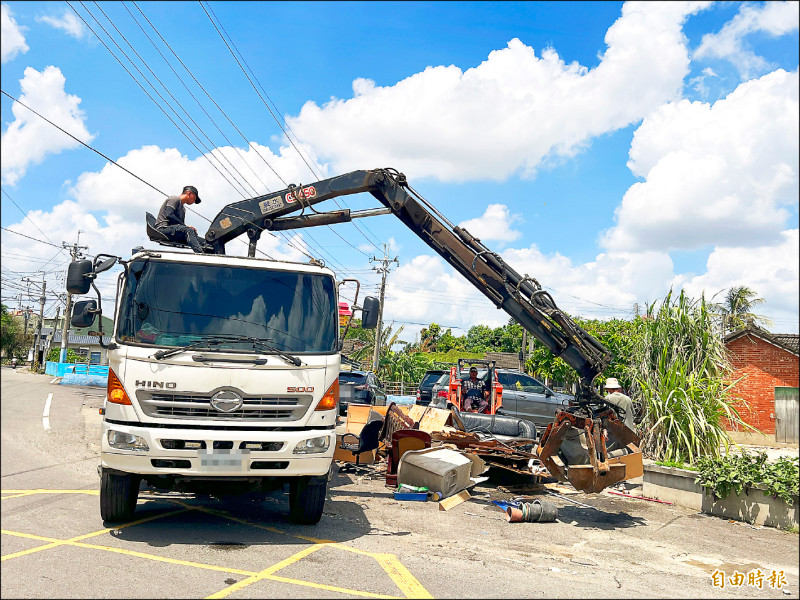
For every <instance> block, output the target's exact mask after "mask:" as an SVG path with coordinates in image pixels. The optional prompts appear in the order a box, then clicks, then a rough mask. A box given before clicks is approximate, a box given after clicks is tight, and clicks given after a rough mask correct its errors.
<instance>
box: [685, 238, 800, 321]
mask: <svg viewBox="0 0 800 600" xmlns="http://www.w3.org/2000/svg"><path fill="white" fill-rule="evenodd" d="M798 237H799V236H798V230H797V229H790V230H787V231H783V232H781V233H780V234H779V235H778V236H777V239H776V243H775V244H773V245H769V246H762V247H758V248H743V247H738V248H725V247H718V248H715V249H714V251H713V252H712V253H711V255H710V256H709V257H708V262H707V264H706V268H707V271H706V273H704V274H702V275H698V276H696V277H691V278H678V280H677V281H678V282H679V283H682V284H683V288H684V289H685V290H687V292H689V294H690V295H692V296H694V297H699V296H700V293H701V292H703V291H705V295H706V299H711V297H712V296H714V294H716V293H717V292H719V291H721V290H727V289H728V288H730V287H733V286H737V285H745V286H747V287H749V288H750V289H752V290H753V291H755V292H756V294H758V296H759V297H761V298H764V300H765V301H766V302H765V303H764V304H762V305H760V306H758V308H757V310H756V312H757V313H759V314H764V315H765V316H767V317H769V318H770V319H773V320H774V321H775V324H774V326H773V327H772V328H770V329H771V330H772V331H775V332H777V333H781V332H790V331H789V330H794V331H795V332H796V331H797V314H798V312H797V311H798V295H797V290H798V288H799V287H800V278H799V276H798V273H799V272H800V265H799V264H800V258H799V257H800V246H799V245H798ZM684 279H685V281H683V280H684ZM719 300H720V298H719V297H717V299H716V301H719Z"/></svg>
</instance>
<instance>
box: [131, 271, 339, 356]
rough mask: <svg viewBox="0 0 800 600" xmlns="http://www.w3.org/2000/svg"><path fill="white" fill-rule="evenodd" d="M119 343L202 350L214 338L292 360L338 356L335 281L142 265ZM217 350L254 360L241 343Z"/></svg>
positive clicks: (280, 273) (308, 276)
mask: <svg viewBox="0 0 800 600" xmlns="http://www.w3.org/2000/svg"><path fill="white" fill-rule="evenodd" d="M117 335H118V337H119V339H120V341H123V342H134V343H139V344H150V345H154V346H172V347H181V346H188V345H190V344H196V346H195V347H198V348H201V347H202V344H198V342H202V340H203V339H204V338H207V337H210V336H215V335H216V336H223V337H224V336H229V337H232V336H244V337H250V338H258V339H261V340H265V341H267V342H268V343H269V344H270V345H271V346H274V347H275V348H276V349H278V350H281V351H285V352H293V353H302V352H306V353H331V352H335V351H336V347H337V335H338V313H337V308H336V294H335V289H334V281H333V278H332V277H330V276H327V275H321V274H313V273H297V272H287V271H270V270H266V269H253V268H245V267H231V266H211V265H202V266H197V265H187V264H179V263H170V262H160V261H153V260H150V261H140V262H139V261H137V262H134V263H132V264H131V265H130V267H129V270H128V275H127V279H126V282H125V288H124V291H123V294H122V296H121V304H120V310H119V329H118V332H117ZM213 348H214V349H230V350H242V351H248V352H252V351H253V350H254V345H253V343H252V342H246V341H237V340H235V339H231V340H226V341H222V342H220V343H215V344H214V345H213Z"/></svg>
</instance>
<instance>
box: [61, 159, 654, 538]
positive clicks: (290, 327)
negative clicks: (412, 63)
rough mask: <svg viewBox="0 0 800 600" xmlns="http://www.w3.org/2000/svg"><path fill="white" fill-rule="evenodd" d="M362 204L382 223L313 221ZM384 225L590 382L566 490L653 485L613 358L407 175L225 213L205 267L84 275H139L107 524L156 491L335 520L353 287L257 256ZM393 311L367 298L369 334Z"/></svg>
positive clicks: (92, 307)
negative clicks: (639, 481) (348, 296)
mask: <svg viewBox="0 0 800 600" xmlns="http://www.w3.org/2000/svg"><path fill="white" fill-rule="evenodd" d="M362 192H367V193H369V194H371V195H372V196H373V197H374V198H375V199H376V200H378V201H379V202H380V203H381V204H382V205H383V207H382V208H377V209H369V210H363V211H358V212H353V213H351V211H350V210H348V209H343V210H337V211H329V212H319V211H317V210H315V209H314V207H313V205H315V204H318V203H320V202H323V201H325V200H328V199H331V198H335V197H337V196H344V195H348V194H357V193H362ZM306 209H308V210H309V213H308V214H305V212H306ZM298 211H299V212H300V214H299V215H294V216H289V215H291V214H292V213H296V212H298ZM376 214H393V215H394V216H395V217H397V218H398V219H399V220H400V221H401V222H402V223H403V224H404V225H405V226H406V227H408V228H409V229H410V230H411V231H413V232H414V233H415V234H416V235H417V236H418V237H419V238H420V239H421V240H422V241H424V242H425V243H426V244H427V245H428V246H429V247H430V248H431V249H433V250H434V251H435V252H436V253H438V254H439V255H440V256H441V257H442V258H443V259H444V260H446V261H447V262H448V264H450V265H451V266H452V267H453V268H454V269H455V270H456V271H458V272H459V273H460V274H461V275H463V276H464V277H465V278H466V279H467V280H468V281H469V282H470V283H472V284H473V285H474V286H475V287H476V289H478V290H479V291H480V292H481V293H482V294H484V295H485V296H486V297H487V298H488V299H489V300H490V301H491V302H492V303H493V304H494V305H495V306H497V308H499V309H502V310H504V311H505V312H506V313H507V314H508V315H510V316H511V317H513V318H514V319H515V320H516V321H517V322H518V323H520V324H521V325H522V326H523V327H524V328H525V329H526V330H527V331H528V332H529V333H531V334H532V335H533V336H534V337H536V339H537V340H539V341H540V342H542V344H543V345H544V346H545V347H546V348H547V349H548V350H550V352H552V354H553V355H554V356H559V357H561V358H562V359H563V360H564V361H565V362H566V363H567V364H568V365H569V366H570V367H572V368H573V369H574V370H575V371H576V372H577V374H578V375H579V378H580V379H579V382H578V384H577V388H576V392H575V398H574V399H573V400H572V401H571V402H570V405H569V406H568V407H565V408H564V410H563V411H560V412H559V413H558V414H557V415H556V417H555V419H554V421H553V423H551V424H550V425H548V426H547V428H546V429H545V431H544V433H542V435H541V436H540V439H539V446H538V447H537V450H536V452H537V454H538V455H539V457H540V459H541V460H542V463H543V464H544V465H545V466H546V468H547V469H548V471H550V473H551V475H553V476H555V477H557V478H558V479H560V480H568V481H570V482H571V483H572V484H573V485H574V486H575V487H576V488H577V489H579V490H582V491H585V492H599V491H601V490H602V489H604V488H606V487H608V486H609V485H613V484H614V483H616V482H618V481H622V480H624V479H629V478H631V477H636V476H638V475H641V464H642V463H641V452H640V451H639V449H638V446H639V443H640V440H639V436H638V435H637V434H636V432H635V431H633V430H632V429H631V428H629V427H627V426H626V425H625V424H624V422H623V419H624V418H625V415H626V409H625V408H624V407H621V406H617V405H615V404H612V403H610V402H609V401H607V400H606V399H604V398H602V397H601V396H600V394H599V392H598V390H597V388H596V387H595V385H594V380H595V379H596V378H597V377H598V376H600V374H601V373H602V372H603V370H604V369H605V368H606V367H607V366H608V364H609V362H610V360H611V353H610V352H609V351H608V350H607V349H606V348H605V347H604V346H603V345H602V344H600V342H598V341H597V340H596V339H595V338H594V337H592V336H591V335H590V334H589V333H588V332H587V331H585V330H584V329H582V328H581V327H580V326H579V325H578V324H577V323H575V322H574V321H573V319H572V318H571V317H570V316H569V315H567V314H566V313H564V312H563V311H561V310H560V309H559V308H558V306H556V304H555V301H554V300H553V298H552V297H551V296H550V294H548V293H547V292H546V291H545V290H544V289H542V286H541V284H539V282H538V281H537V280H536V279H534V278H532V277H528V276H527V275H524V276H523V275H520V274H519V273H518V272H517V271H516V270H514V269H513V268H512V267H511V266H510V265H509V264H507V263H506V262H505V260H504V259H503V258H502V257H501V256H500V255H498V254H496V253H495V252H492V251H491V250H490V249H489V248H487V247H486V246H484V245H483V244H482V243H481V241H480V240H479V239H478V238H476V237H475V236H473V235H472V234H470V233H469V232H468V231H467V230H465V229H463V228H462V227H458V226H455V225H453V224H452V223H450V222H449V221H448V220H447V219H446V218H445V217H444V216H443V215H442V214H441V213H439V211H438V210H436V208H435V207H434V206H433V205H432V204H430V203H429V202H428V201H427V200H425V199H424V198H423V197H422V196H420V195H419V194H418V193H417V192H416V191H415V190H414V189H413V188H412V187H411V186H410V185H409V184H408V181H407V180H406V177H405V175H403V174H402V173H399V172H398V171H396V170H394V169H371V170H362V171H353V172H350V173H345V174H343V175H338V176H336V177H331V178H329V179H324V180H321V181H316V182H314V183H313V184H311V185H304V186H294V185H291V186H289V187H288V188H287V189H285V190H282V191H280V192H273V193H270V194H266V195H264V196H259V197H256V198H250V199H246V200H242V201H239V202H235V203H232V204H229V205H227V206H225V207H223V209H222V210H221V211H220V212H219V213H218V214H217V216H216V217H215V219H214V220H213V221H212V223H211V225H210V227H209V229H208V231H207V232H206V234H205V242H206V244H207V246H208V247H209V252H208V253H207V254H191V253H186V252H175V251H161V250H158V251H153V250H143V249H141V250H139V249H135V252H134V253H133V256H132V257H131V258H130V259H129V260H127V261H123V260H121V259H120V258H118V257H114V256H110V255H99V256H98V257H97V258H96V259H95V261H94V262H91V261H88V260H84V261H75V262H73V263H72V264H71V265H70V269H69V273H68V275H67V290H68V291H69V292H71V293H78V294H85V293H86V292H88V290H89V288H90V287H91V286H94V283H93V279H94V278H95V277H96V275H97V274H98V273H100V272H102V271H104V270H107V269H109V268H111V267H112V266H113V265H114V264H115V263H116V262H120V263H121V264H123V265H124V267H125V272H124V273H123V274H122V275H121V276H120V281H119V286H118V288H117V289H118V293H117V296H118V301H117V309H116V315H115V316H116V318H115V321H114V341H113V343H112V345H111V347H110V348H109V350H110V351H109V363H110V372H109V379H108V397H107V400H106V403H105V418H104V422H103V445H102V464H101V476H102V487H101V491H100V507H101V514H102V516H103V518H104V519H106V520H121V519H125V518H128V517H130V515H131V514H132V513H133V510H134V509H135V506H136V497H137V491H138V484H139V480H140V479H141V478H144V479H146V480H147V481H148V482H150V483H152V484H155V485H156V486H159V487H166V488H177V489H187V490H199V489H207V488H211V489H213V490H216V489H218V488H219V487H220V486H222V485H223V484H224V485H226V486H227V487H233V486H237V485H238V486H241V487H244V488H247V487H249V488H251V489H252V488H255V489H260V490H268V489H270V488H274V487H275V486H281V485H283V484H284V483H286V482H288V483H289V484H290V517H291V519H292V520H294V521H296V522H301V523H316V522H318V521H319V519H320V516H321V515H322V508H323V504H324V501H325V491H326V487H327V473H328V471H329V468H330V465H331V462H332V457H333V452H334V444H335V423H336V412H337V411H336V409H337V402H338V376H339V360H340V359H339V354H338V352H339V350H340V348H341V345H340V339H341V338H343V337H344V334H343V335H341V336H339V335H338V334H339V327H338V305H337V284H336V282H335V281H334V275H333V272H332V271H330V270H329V269H326V268H324V267H322V266H319V265H314V264H304V265H300V264H296V263H285V262H277V261H266V260H260V259H256V258H255V252H256V244H257V242H258V240H259V238H260V236H261V234H262V233H263V232H264V231H281V230H288V229H298V228H302V227H313V226H318V225H330V224H333V223H343V222H347V221H351V220H352V219H354V218H359V217H366V216H372V215H376ZM153 224H154V219H153V217H152V215H147V232H148V237H149V238H150V239H151V240H152V241H154V242H156V243H158V244H161V245H166V246H175V245H176V244H174V243H172V242H170V241H169V240H168V239H167V238H166V237H165V236H163V234H161V233H159V232H158V230H156V229H155V228H154V227H153ZM244 234H247V236H248V238H249V240H250V243H249V248H248V256H247V257H229V256H226V254H225V244H226V243H227V242H229V241H231V240H233V239H235V238H237V237H239V236H241V235H244ZM177 245H178V246H181V247H183V248H186V246H184V245H181V244H177ZM104 256H106V257H108V258H107V260H102V258H103V257H104ZM94 287H95V291H97V288H96V286H94ZM357 293H358V290H356V298H357ZM97 296H98V300H97V301H96V302H95V301H94V300H87V301H82V302H78V303H76V305H75V309H74V310H73V316H72V323H73V325H74V326H77V327H87V326H89V325H91V323H92V322H93V320H94V318H95V316H96V315H97V314H99V313H100V312H101V308H100V293H99V291H98V292H97ZM356 301H357V300H356ZM379 304H380V303H379V302H378V300H376V299H375V298H365V299H364V304H363V307H362V327H365V328H372V327H375V325H376V324H377V321H378V312H379V308H380V307H379ZM101 323H102V320H101ZM345 331H346V330H345ZM100 333H101V339H102V331H101V332H100ZM500 406H502V386H499V387H498V389H497V407H500ZM628 410H629V409H628ZM489 418H491V417H489Z"/></svg>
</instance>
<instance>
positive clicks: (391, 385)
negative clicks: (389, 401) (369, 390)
mask: <svg viewBox="0 0 800 600" xmlns="http://www.w3.org/2000/svg"><path fill="white" fill-rule="evenodd" d="M381 388H383V391H384V392H386V393H387V394H394V395H399V396H413V395H415V394H416V393H417V388H419V383H418V382H416V381H382V382H381Z"/></svg>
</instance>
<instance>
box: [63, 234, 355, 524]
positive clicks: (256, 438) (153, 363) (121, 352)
mask: <svg viewBox="0 0 800 600" xmlns="http://www.w3.org/2000/svg"><path fill="white" fill-rule="evenodd" d="M76 263H77V264H76ZM76 263H73V265H71V267H70V274H69V275H68V289H69V285H70V282H72V283H73V284H74V282H75V281H77V280H79V279H80V277H81V275H82V276H83V277H84V278H87V273H88V278H89V279H91V278H92V276H93V275H94V274H96V270H97V269H90V268H89V267H88V266H87V265H86V264H85V263H90V261H76ZM80 263H84V264H83V265H81V264H80ZM124 266H125V270H124V272H123V273H121V274H120V277H119V280H118V286H117V306H116V311H115V319H114V331H113V336H112V339H113V343H112V344H110V346H109V353H108V357H109V368H110V370H109V380H108V394H107V397H106V400H105V404H104V418H103V428H102V443H101V464H100V473H101V479H102V482H101V492H100V504H101V514H102V517H103V519H105V520H110V521H119V520H124V519H127V518H130V516H131V515H132V513H133V511H134V509H135V506H136V498H137V495H138V489H139V483H140V481H141V480H146V481H147V482H148V483H150V484H151V485H154V486H156V487H157V488H162V489H169V490H173V489H174V490H182V491H189V492H192V491H194V492H203V493H226V492H236V491H256V492H267V491H271V490H274V489H276V488H279V487H282V486H283V485H284V484H286V483H288V484H289V485H290V518H291V520H293V521H295V522H300V523H316V522H317V521H319V519H320V517H321V514H322V507H323V504H324V501H325V493H326V488H327V479H328V472H329V469H330V466H331V462H332V459H333V452H334V446H335V441H336V433H335V426H336V414H337V405H338V399H339V383H338V378H339V369H340V359H339V314H338V303H337V300H338V298H337V284H336V281H335V279H334V274H333V272H332V271H331V270H330V269H327V268H325V267H322V266H319V265H314V264H301V263H290V262H281V261H273V260H264V259H258V258H252V257H240V256H224V255H200V254H193V253H192V254H190V253H186V252H179V251H164V250H158V251H150V250H141V251H138V252H136V253H134V254H133V256H132V257H131V258H130V259H129V260H128V261H124ZM73 267H74V269H73ZM73 271H74V272H73ZM84 287H85V286H84ZM78 293H85V291H84V292H81V290H78ZM98 298H99V294H98ZM94 306H95V305H94V301H85V302H82V303H77V304H76V308H75V311H74V312H73V324H76V323H75V320H76V319H77V320H78V321H80V319H81V318H82V317H83V318H85V319H86V320H88V319H89V318H92V317H93V316H94V314H96V313H98V312H99V309H97V308H94ZM92 320H93V319H92Z"/></svg>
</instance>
